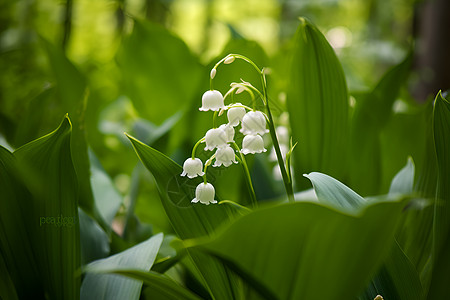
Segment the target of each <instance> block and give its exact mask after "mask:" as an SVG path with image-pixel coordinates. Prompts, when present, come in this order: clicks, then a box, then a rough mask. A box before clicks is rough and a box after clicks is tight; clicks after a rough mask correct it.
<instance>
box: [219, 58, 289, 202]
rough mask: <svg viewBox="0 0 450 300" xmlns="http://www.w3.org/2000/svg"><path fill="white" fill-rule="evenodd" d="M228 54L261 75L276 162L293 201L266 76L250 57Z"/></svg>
mask: <svg viewBox="0 0 450 300" xmlns="http://www.w3.org/2000/svg"><path fill="white" fill-rule="evenodd" d="M228 56H234V57H236V58H240V59H242V60H244V61H246V62H248V63H249V64H250V65H252V66H253V67H254V68H255V70H256V71H257V72H258V73H259V75H260V76H261V84H262V89H263V95H262V96H263V97H262V100H263V102H264V106H265V107H266V111H267V117H268V122H267V123H268V125H269V130H270V137H271V138H272V143H273V147H274V148H275V153H276V154H277V160H278V164H279V165H280V170H281V176H282V177H283V183H284V188H285V189H286V194H287V196H288V200H289V202H294V201H295V200H294V189H293V187H292V180H291V177H290V176H289V175H288V173H287V171H286V167H285V165H284V161H283V156H282V154H281V150H280V144H279V143H278V138H277V134H276V132H275V126H274V122H273V117H272V112H271V111H270V106H269V99H268V98H267V83H266V76H265V74H264V69H262V70H261V69H259V67H258V66H257V65H256V64H255V63H254V62H253V61H252V60H251V59H249V58H247V57H245V56H243V55H240V54H229V55H228Z"/></svg>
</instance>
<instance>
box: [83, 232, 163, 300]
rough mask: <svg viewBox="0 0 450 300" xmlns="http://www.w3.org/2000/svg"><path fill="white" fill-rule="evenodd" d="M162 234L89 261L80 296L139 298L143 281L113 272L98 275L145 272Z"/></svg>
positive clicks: (159, 243) (156, 251) (153, 256)
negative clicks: (133, 270) (119, 271)
mask: <svg viewBox="0 0 450 300" xmlns="http://www.w3.org/2000/svg"><path fill="white" fill-rule="evenodd" d="M162 240H163V234H162V233H160V234H157V235H155V236H153V237H151V238H150V239H148V240H147V241H145V242H142V243H140V244H138V245H136V246H134V247H132V248H129V249H127V250H125V251H123V252H120V253H118V254H115V255H113V256H110V257H108V258H104V259H101V260H97V261H94V262H92V263H90V264H89V265H88V266H87V267H86V269H85V271H87V272H88V274H87V275H86V277H85V278H84V280H83V284H82V286H81V299H95V300H100V299H108V300H109V299H124V300H125V299H126V300H133V299H139V295H140V293H141V288H142V281H140V280H134V279H130V278H126V277H124V276H119V275H112V274H97V273H105V272H107V273H108V272H111V271H114V270H128V269H139V270H142V271H148V270H149V269H150V268H151V267H152V265H153V263H154V261H155V258H156V255H157V254H158V251H159V248H160V247H161V243H162Z"/></svg>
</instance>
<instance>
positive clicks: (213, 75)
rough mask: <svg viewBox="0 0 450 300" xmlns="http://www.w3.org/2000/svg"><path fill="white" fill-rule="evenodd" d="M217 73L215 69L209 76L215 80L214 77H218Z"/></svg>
mask: <svg viewBox="0 0 450 300" xmlns="http://www.w3.org/2000/svg"><path fill="white" fill-rule="evenodd" d="M216 73H217V70H216V69H215V68H213V69H212V70H211V73H210V74H209V76H211V79H214V77H216Z"/></svg>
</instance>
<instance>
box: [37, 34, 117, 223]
mask: <svg viewBox="0 0 450 300" xmlns="http://www.w3.org/2000/svg"><path fill="white" fill-rule="evenodd" d="M41 43H42V45H43V48H44V50H45V52H46V54H47V57H48V61H49V65H50V70H51V72H52V74H53V77H54V78H53V80H54V83H55V94H56V95H55V99H53V102H51V103H49V105H48V106H50V107H57V109H56V111H57V114H58V115H57V118H60V115H61V114H65V113H69V115H70V117H71V122H72V124H73V127H72V136H71V141H72V142H71V151H72V160H73V163H74V167H75V171H76V174H77V178H78V202H79V205H80V206H81V207H82V208H83V209H84V210H85V211H86V212H87V213H88V214H89V215H91V216H93V217H94V218H95V219H96V220H97V221H98V222H99V223H100V225H101V226H102V227H104V229H108V226H107V225H106V224H105V223H104V220H102V219H101V216H100V214H99V212H98V210H97V208H96V206H95V202H94V198H93V194H92V190H91V182H90V164H89V157H88V146H87V142H86V129H85V112H86V106H87V100H88V86H87V80H86V78H85V76H84V75H83V74H82V73H81V72H80V71H79V70H78V69H77V67H75V65H74V64H73V63H72V62H71V61H70V60H69V59H68V58H67V57H66V56H65V54H64V52H63V51H62V50H61V49H60V48H59V47H56V46H55V45H53V44H51V43H50V42H49V41H47V40H45V39H41ZM36 105H39V104H36ZM34 113H35V111H30V114H34ZM50 117H53V118H54V117H55V116H51V115H47V114H46V115H45V116H42V119H41V121H45V119H46V118H50ZM30 125H31V126H33V125H32V124H30Z"/></svg>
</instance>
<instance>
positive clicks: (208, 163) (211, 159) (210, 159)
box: [203, 154, 216, 183]
mask: <svg viewBox="0 0 450 300" xmlns="http://www.w3.org/2000/svg"><path fill="white" fill-rule="evenodd" d="M215 157H216V154H213V156H211V157H210V158H209V159H208V160H207V161H206V162H205V167H204V168H203V173H205V174H204V175H203V182H204V183H208V181H207V180H206V169H207V168H208V167H209V165H211V163H212V161H213V159H214V158H215Z"/></svg>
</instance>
